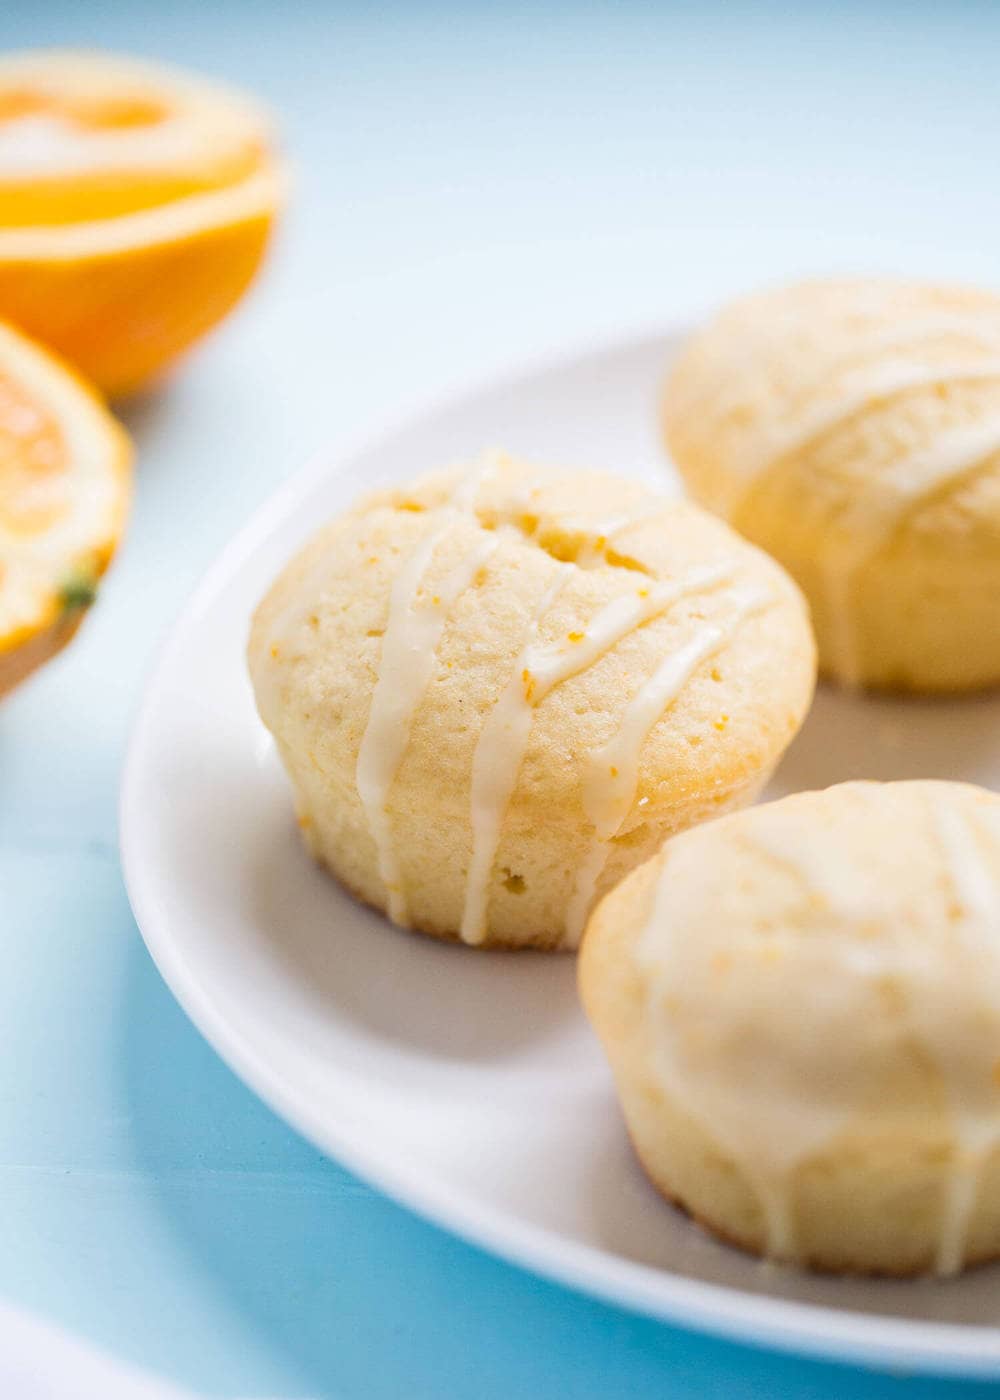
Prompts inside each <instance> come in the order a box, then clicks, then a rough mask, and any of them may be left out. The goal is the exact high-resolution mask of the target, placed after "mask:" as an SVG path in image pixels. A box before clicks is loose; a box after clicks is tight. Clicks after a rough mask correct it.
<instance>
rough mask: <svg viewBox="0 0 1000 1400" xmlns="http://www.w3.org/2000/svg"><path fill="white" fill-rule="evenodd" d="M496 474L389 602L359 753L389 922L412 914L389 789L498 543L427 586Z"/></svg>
mask: <svg viewBox="0 0 1000 1400" xmlns="http://www.w3.org/2000/svg"><path fill="white" fill-rule="evenodd" d="M490 467H491V461H490V459H489V458H486V459H484V460H483V462H482V463H481V464H480V465H479V467H478V468H477V469H475V470H473V471H470V472H469V473H468V474H467V475H466V476H464V477H463V478H462V479H461V480H460V481H459V484H458V486H457V488H456V490H455V492H454V495H453V496H452V498H451V500H450V501H449V502H448V504H447V505H445V506H444V507H443V508H442V509H441V510H440V511H438V512H437V515H438V521H437V523H436V524H434V525H432V527H431V528H430V529H429V530H428V531H427V532H426V533H425V534H424V535H423V536H421V538H420V541H419V542H418V544H417V546H416V548H415V549H414V550H413V553H412V554H411V555H410V557H409V558H408V559H407V560H406V561H405V563H404V564H403V567H402V568H401V569H400V571H399V573H398V574H397V576H396V578H395V580H394V582H393V585H392V590H391V592H390V595H389V618H388V621H387V623H386V629H385V635H384V637H383V638H382V655H381V660H380V663H379V673H378V679H377V681H376V683H375V691H374V694H373V695H372V703H371V710H370V712H369V716H368V724H367V726H366V728H365V733H364V737H363V739H362V740H361V747H360V749H359V750H358V763H357V771H356V782H357V788H358V795H359V797H360V798H361V802H362V804H363V806H364V809H365V815H366V816H367V818H368V825H369V828H370V830H371V834H372V837H373V838H374V840H375V845H376V848H377V852H378V865H379V873H380V875H381V877H382V881H383V883H384V885H385V888H386V892H387V895H388V903H389V909H388V913H389V917H390V919H392V920H393V922H394V923H397V924H405V923H406V917H407V909H406V895H405V893H404V891H403V885H402V880H401V877H400V872H399V863H398V861H397V859H396V853H395V849H394V845H393V839H392V831H391V828H390V825H389V816H388V812H387V808H386V802H387V798H388V794H389V788H390V787H391V785H392V781H393V779H394V778H395V776H396V771H397V769H398V768H399V765H400V763H401V761H402V758H403V754H404V753H405V752H406V746H407V744H408V743H409V739H410V726H411V723H412V721H413V715H414V713H415V711H416V708H417V705H418V704H419V703H420V698H421V696H422V695H423V693H424V691H425V690H426V689H427V685H428V683H429V681H430V679H431V676H432V674H433V670H434V656H435V652H436V649H437V644H438V642H439V640H440V638H441V633H442V632H443V631H444V625H445V622H446V620H447V617H448V610H449V608H450V607H452V605H453V604H454V603H455V602H456V600H457V599H458V598H459V597H461V595H462V594H463V593H464V592H465V590H466V589H467V588H468V587H469V585H470V584H471V582H472V580H473V579H474V578H475V576H476V574H477V573H478V571H479V570H480V569H481V568H482V567H483V565H484V564H485V563H486V561H487V559H488V558H489V556H490V555H491V554H492V553H493V551H494V550H495V549H496V547H497V540H496V538H495V536H493V535H491V534H485V535H483V537H482V538H481V539H480V540H479V542H478V543H477V545H476V547H475V548H474V549H472V550H470V551H469V553H468V554H467V555H466V556H465V557H464V558H463V559H462V560H461V561H460V562H459V564H458V565H457V567H456V568H455V569H454V570H453V572H452V573H451V575H450V576H449V577H448V578H447V579H446V580H445V581H444V583H442V584H441V586H440V588H439V590H438V592H437V593H435V594H434V595H433V596H431V597H427V596H426V595H425V594H424V592H423V590H422V588H421V582H422V580H423V577H424V574H425V573H426V571H427V566H428V564H429V563H430V561H431V558H432V556H433V554H434V551H435V549H436V548H437V546H438V544H439V543H440V542H441V540H442V539H443V538H444V536H445V534H446V533H447V532H448V531H449V530H450V529H451V526H452V521H453V518H454V513H455V512H456V511H460V512H465V513H472V511H473V507H474V505H475V501H476V495H477V493H478V491H479V488H480V486H481V485H482V482H483V480H484V478H485V477H486V476H487V475H488V473H489V471H490Z"/></svg>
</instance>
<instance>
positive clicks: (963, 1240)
mask: <svg viewBox="0 0 1000 1400" xmlns="http://www.w3.org/2000/svg"><path fill="white" fill-rule="evenodd" d="M934 820H935V823H936V825H937V830H938V836H939V839H940V842H941V847H942V850H943V851H944V855H945V863H946V867H947V869H948V871H949V874H950V876H951V880H952V883H953V886H954V890H955V894H956V896H957V898H958V901H959V903H960V904H961V906H962V908H963V910H964V912H965V914H966V919H965V920H964V921H963V922H962V924H961V925H960V926H959V928H960V931H961V933H962V935H963V943H964V944H965V949H964V951H965V953H966V955H967V958H968V967H969V974H970V975H971V976H973V977H975V976H976V975H977V972H979V975H983V973H982V972H981V971H980V969H982V970H983V971H985V969H987V968H988V966H989V962H988V959H987V958H984V957H983V954H984V953H987V954H988V952H989V949H988V946H987V945H989V944H991V943H992V944H993V945H994V946H995V945H996V943H997V942H998V941H1000V887H998V885H997V881H996V878H995V875H994V874H993V873H991V871H990V870H989V868H988V866H987V865H986V863H985V861H984V860H983V856H982V851H981V849H980V839H981V836H980V833H978V832H977V831H976V830H975V828H974V827H973V825H972V823H971V822H970V820H969V819H968V818H967V817H966V816H965V815H964V814H963V815H960V814H959V813H958V812H957V811H956V810H955V808H953V807H939V808H936V809H935V811H934ZM930 1031H931V1035H930V1036H928V1039H931V1042H932V1044H933V1040H935V1039H936V1040H938V1041H939V1042H940V1041H941V1040H942V1038H943V1041H944V1043H943V1044H941V1043H939V1044H937V1045H935V1046H934V1049H935V1050H936V1052H937V1059H938V1063H939V1065H940V1066H941V1069H942V1071H943V1073H944V1079H945V1084H946V1087H947V1089H948V1091H949V1098H950V1103H951V1110H952V1119H953V1129H954V1134H955V1139H956V1143H955V1151H954V1153H953V1160H952V1166H951V1171H950V1172H949V1176H948V1181H947V1185H946V1189H945V1198H944V1203H943V1206H942V1212H941V1233H940V1237H939V1240H938V1250H937V1257H936V1259H935V1271H936V1272H937V1273H938V1274H941V1275H944V1276H947V1275H951V1274H956V1273H958V1272H959V1270H960V1269H961V1267H962V1264H963V1262H964V1259H965V1251H966V1244H967V1241H968V1234H969V1225H970V1223H971V1220H972V1213H973V1211H974V1210H975V1206H976V1200H977V1197H978V1194H979V1186H980V1181H981V1178H982V1171H983V1167H984V1166H985V1165H986V1162H987V1160H988V1158H989V1156H990V1154H991V1153H992V1152H993V1150H994V1149H995V1148H996V1147H997V1145H998V1143H1000V1122H998V1121H997V1116H996V1113H995V1112H994V1113H993V1114H989V1113H988V1112H984V1111H983V1107H982V1105H981V1104H979V1103H971V1104H970V1103H967V1102H966V1101H965V1098H964V1097H963V1095H962V1093H961V1092H960V1091H957V1090H956V1080H957V1078H958V1076H957V1074H956V1073H948V1072H947V1071H948V1070H949V1068H950V1066H949V1063H948V1061H949V1059H950V1058H951V1056H952V1055H953V1054H954V1053H955V1052H954V1048H953V1045H952V1043H951V1040H952V1038H951V1035H950V1028H949V1027H947V1026H946V1027H944V1028H943V1033H942V1028H941V1027H939V1026H938V1025H937V1024H932V1025H931V1027H930ZM935 1031H936V1032H937V1035H936V1036H935V1035H934V1034H933V1033H934V1032H935ZM925 1034H926V1032H925ZM959 1068H961V1067H960V1066H959Z"/></svg>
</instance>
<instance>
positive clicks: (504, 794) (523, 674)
mask: <svg viewBox="0 0 1000 1400" xmlns="http://www.w3.org/2000/svg"><path fill="white" fill-rule="evenodd" d="M732 574H733V566H731V565H711V566H707V567H705V568H702V569H693V570H692V571H691V573H690V574H689V575H688V576H687V577H686V578H681V579H670V580H665V581H663V582H660V583H651V582H648V581H647V582H643V583H641V584H639V585H637V587H636V589H635V592H634V593H631V594H623V595H622V596H621V597H618V598H615V599H613V600H612V601H611V602H610V603H608V604H607V605H606V606H605V607H604V608H602V609H601V611H600V612H599V613H598V614H597V616H596V617H594V618H593V619H592V620H591V621H590V622H589V623H588V624H587V626H586V628H585V629H584V630H582V631H580V632H572V633H570V635H569V636H568V637H566V638H560V639H559V640H558V641H556V642H553V643H550V644H548V645H546V646H542V645H540V644H539V643H538V642H537V640H535V639H534V638H533V637H532V638H530V639H529V641H528V643H527V645H526V646H525V648H524V650H523V651H522V653H521V655H519V656H518V658H517V660H516V662H515V665H514V668H513V672H512V675H511V679H510V681H509V682H508V684H507V687H506V688H505V690H504V691H503V693H502V695H501V699H500V702H498V706H497V707H495V708H494V711H493V714H494V715H497V718H496V721H495V722H493V723H491V719H492V716H491V717H490V718H489V719H487V722H486V724H485V725H484V727H483V731H482V734H481V735H480V738H479V742H478V744H477V745H476V752H475V756H474V758H473V765H472V772H473V783H472V830H473V851H472V861H471V863H470V866H469V881H468V885H467V887H466V896H465V911H464V914H463V917H462V930H461V932H462V939H463V941H464V942H466V943H479V942H481V941H482V939H483V936H484V934H485V928H486V917H485V916H486V887H487V883H488V880H489V876H490V872H491V870H492V868H493V857H494V854H495V852H496V844H497V838H498V835H499V832H500V827H501V824H502V822H503V816H504V812H505V810H506V807H507V803H508V801H509V800H510V796H511V794H512V793H513V791H514V787H515V785H516V783H517V776H518V772H519V771H520V767H521V761H522V759H523V757H524V750H525V748H526V746H527V742H528V736H529V734H530V732H531V716H532V711H533V710H534V708H535V706H536V705H539V704H541V702H542V701H543V700H544V699H545V697H546V695H548V694H549V692H550V691H551V690H553V689H554V688H555V686H557V685H559V684H560V683H561V682H562V681H565V680H568V679H569V677H570V676H576V675H579V674H580V673H581V672H582V671H586V670H587V669H589V667H591V666H592V665H593V664H594V662H595V661H597V660H598V659H599V658H600V657H601V656H603V655H604V653H605V652H606V651H608V650H609V649H610V648H611V647H613V646H614V645H615V644H616V643H617V642H620V641H621V639H622V638H623V637H625V636H627V635H628V634H629V633H630V632H632V631H633V630H634V629H635V628H636V627H639V626H641V625H642V624H643V623H644V622H649V621H650V620H651V619H652V618H654V617H658V616H659V615H660V614H661V613H663V612H666V610H667V609H668V608H669V607H671V606H672V605H673V604H674V603H676V602H679V601H680V599H681V598H685V597H689V596H690V595H691V594H695V593H701V592H704V591H706V590H708V589H712V588H715V587H718V586H719V585H721V584H723V583H725V582H727V581H728V580H729V579H731V578H732ZM639 577H640V578H643V579H645V577H646V576H645V575H639ZM498 709H499V713H498ZM644 737H645V736H644V735H643V736H641V737H640V742H641V738H644Z"/></svg>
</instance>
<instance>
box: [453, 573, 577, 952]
mask: <svg viewBox="0 0 1000 1400" xmlns="http://www.w3.org/2000/svg"><path fill="white" fill-rule="evenodd" d="M572 572H573V571H572V568H571V566H570V565H563V566H562V567H561V568H560V570H559V573H558V575H557V576H556V578H555V579H554V580H553V582H552V584H551V585H550V587H549V588H548V589H547V590H546V592H545V593H544V595H543V596H542V599H541V602H540V603H539V606H538V608H537V609H536V611H535V613H534V614H533V616H532V618H531V621H530V622H529V624H528V631H527V640H526V641H525V644H524V646H523V647H522V650H521V652H520V653H519V654H518V656H517V658H516V660H515V662H514V667H513V670H512V672H511V676H510V679H509V680H508V682H507V684H506V685H505V686H504V688H503V690H502V691H501V692H500V695H499V697H498V699H497V701H496V703H495V704H494V706H493V708H492V709H491V710H490V712H489V714H488V715H487V716H486V722H485V723H484V725H483V728H482V732H481V734H480V736H479V739H478V741H477V743H476V749H475V752H474V754H473V757H472V794H471V798H470V808H471V815H472V856H471V858H470V861H469V872H468V875H467V876H466V887H465V906H464V908H463V910H462V927H461V935H462V940H463V942H465V943H481V942H482V941H483V938H484V936H485V933H486V902H487V894H488V890H489V880H490V875H491V873H492V870H493V858H494V856H495V854H496V849H497V845H498V844H499V840H500V828H501V825H502V823H503V817H504V813H505V812H506V810H507V804H508V802H509V801H510V798H511V794H512V793H513V791H514V788H515V786H516V784H517V777H518V769H519V766H520V760H521V758H522V756H523V754H524V750H525V748H526V747H527V743H528V735H529V733H530V730H531V717H532V710H531V706H530V705H528V704H527V702H526V701H525V698H524V682H523V681H522V679H521V676H522V673H523V671H524V667H525V663H526V659H527V652H528V650H529V649H530V648H531V647H532V646H533V645H534V643H535V640H536V638H537V636H538V626H539V623H540V622H541V620H542V618H543V617H544V616H545V614H546V613H547V612H548V610H549V608H550V607H551V606H552V604H553V603H554V602H555V600H556V598H557V597H558V596H559V594H560V593H561V592H562V590H563V589H564V588H565V586H566V584H567V583H568V582H569V579H570V578H571V576H572ZM505 759H506V760H509V761H506V762H505V761H504V760H505Z"/></svg>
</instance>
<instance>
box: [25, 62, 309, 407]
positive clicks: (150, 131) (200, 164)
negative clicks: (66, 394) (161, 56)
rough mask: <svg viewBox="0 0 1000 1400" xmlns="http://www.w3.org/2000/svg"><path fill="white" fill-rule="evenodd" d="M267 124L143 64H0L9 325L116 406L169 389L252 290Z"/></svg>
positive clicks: (266, 180)
mask: <svg viewBox="0 0 1000 1400" xmlns="http://www.w3.org/2000/svg"><path fill="white" fill-rule="evenodd" d="M272 148H273V142H272V138H271V134H270V126H269V123H268V121H267V119H266V118H265V116H264V115H263V114H262V113H261V111H260V110H259V109H258V108H257V107H256V106H255V105H253V104H252V103H250V102H249V101H247V100H246V99H244V98H242V97H240V96H238V95H236V94H233V93H230V92H228V91H226V90H224V89H221V88H217V87H215V86H213V85H210V84H207V83H204V82H200V81H197V80H194V79H191V78H188V77H184V76H181V75H178V74H175V73H172V72H168V71H165V70H163V69H160V68H155V67H152V66H150V65H148V64H141V63H136V62H134V61H131V60H124V59H119V58H111V57H108V56H101V55H96V54H83V53H63V52H38V53H29V54H24V55H13V56H9V57H6V58H2V59H0V315H3V316H7V317H8V318H9V319H10V320H13V321H14V322H15V323H16V324H18V325H20V326H22V327H23V328H24V329H26V330H28V331H29V332H30V333H31V334H32V335H35V336H37V337H38V338H39V339H41V340H44V341H46V342H47V343H48V344H51V345H53V346H54V347H55V348H56V349H58V350H59V351H60V352H61V353H62V354H64V355H65V356H66V357H67V358H69V359H70V360H72V361H73V362H74V363H75V364H77V365H78V366H79V367H80V368H81V369H82V370H83V371H84V373H86V374H87V375H88V377H89V378H91V379H92V380H94V382H95V383H97V384H98V386H99V387H100V388H102V389H104V391H105V392H107V393H113V394H117V393H126V392H129V391H131V390H134V389H136V388H139V387H141V386H142V385H143V384H144V383H146V382H147V381H148V380H149V379H151V378H152V377H154V376H155V375H156V374H158V373H159V372H160V371H161V370H162V369H163V368H164V367H165V366H166V365H167V364H169V363H170V361H172V360H173V359H174V358H175V357H176V356H177V355H178V354H180V353H181V352H182V351H183V350H184V349H186V348H187V346H188V345H189V344H191V342H192V341H193V340H195V339H197V338H198V337H199V336H200V335H201V334H203V333H204V331H205V330H207V329H208V328H209V327H210V326H211V325H212V324H214V323H215V322H216V321H218V320H219V319H220V318H221V317H222V316H223V315H224V314H225V313H226V312H227V311H228V310H229V309H230V308H231V307H232V306H233V305H234V303H235V302H236V301H237V300H238V299H239V297H240V296H241V294H242V293H243V291H244V290H245V288H246V287H247V285H248V284H249V282H250V281H251V279H252V277H253V275H254V273H255V272H256V270H257V267H258V265H259V263H260V260H261V257H262V255H263V252H264V248H265V245H266V243H267V239H268V236H269V234H270V231H271V226H272V223H273V220H274V216H275V213H276V211H277V209H278V207H279V205H280V203H281V199H282V190H283V181H282V177H281V174H280V171H279V168H278V165H277V161H276V159H275V157H274V156H273V154H272Z"/></svg>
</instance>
